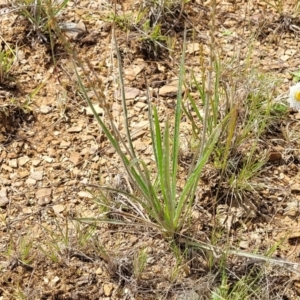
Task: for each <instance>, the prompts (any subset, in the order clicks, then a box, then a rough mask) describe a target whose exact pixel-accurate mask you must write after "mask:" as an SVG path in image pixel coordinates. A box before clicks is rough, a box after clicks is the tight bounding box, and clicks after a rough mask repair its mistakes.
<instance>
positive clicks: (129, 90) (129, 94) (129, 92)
mask: <svg viewBox="0 0 300 300" xmlns="http://www.w3.org/2000/svg"><path fill="white" fill-rule="evenodd" d="M124 92H125V99H126V100H132V99H135V98H136V97H138V96H139V95H140V94H141V90H139V89H137V88H133V87H128V86H126V87H125V88H124ZM117 99H118V100H122V94H121V91H118V93H117Z"/></svg>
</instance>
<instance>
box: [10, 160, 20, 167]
mask: <svg viewBox="0 0 300 300" xmlns="http://www.w3.org/2000/svg"><path fill="white" fill-rule="evenodd" d="M8 164H9V166H10V167H12V168H17V167H18V160H17V159H11V160H10V161H9V163H8Z"/></svg>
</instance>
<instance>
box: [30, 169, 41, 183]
mask: <svg viewBox="0 0 300 300" xmlns="http://www.w3.org/2000/svg"><path fill="white" fill-rule="evenodd" d="M43 175H44V172H43V171H35V172H32V173H31V174H30V178H32V179H35V180H37V181H38V180H42V179H43Z"/></svg>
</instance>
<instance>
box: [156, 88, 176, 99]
mask: <svg viewBox="0 0 300 300" xmlns="http://www.w3.org/2000/svg"><path fill="white" fill-rule="evenodd" d="M177 91H178V87H177V86H174V85H164V86H163V87H161V88H160V89H159V92H158V94H159V96H162V97H173V96H176V95H177Z"/></svg>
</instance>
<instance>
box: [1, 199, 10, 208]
mask: <svg viewBox="0 0 300 300" xmlns="http://www.w3.org/2000/svg"><path fill="white" fill-rule="evenodd" d="M8 203H9V200H8V198H7V197H0V207H2V208H3V207H5V206H6V205H7V204H8Z"/></svg>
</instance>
